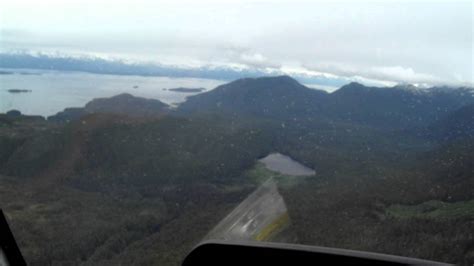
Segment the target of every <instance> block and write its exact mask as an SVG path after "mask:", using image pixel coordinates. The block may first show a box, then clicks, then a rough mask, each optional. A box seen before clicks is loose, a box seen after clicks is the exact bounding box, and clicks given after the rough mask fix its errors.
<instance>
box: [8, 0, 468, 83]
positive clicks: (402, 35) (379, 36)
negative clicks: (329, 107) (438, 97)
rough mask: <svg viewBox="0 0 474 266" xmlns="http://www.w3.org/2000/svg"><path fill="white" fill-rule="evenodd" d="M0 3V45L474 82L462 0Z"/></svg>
mask: <svg viewBox="0 0 474 266" xmlns="http://www.w3.org/2000/svg"><path fill="white" fill-rule="evenodd" d="M222 2H224V1H176V0H175V1H167V2H163V1H144V0H134V1H128V2H126V1H117V0H115V1H97V0H95V1H92V0H81V1H66V0H63V1H52V0H42V1H34V0H32V1H22V0H13V1H3V0H0V6H1V8H0V16H1V17H0V38H1V39H0V48H1V49H2V51H11V50H23V49H24V50H32V51H43V52H60V53H65V54H92V55H100V56H105V57H112V58H124V59H130V60H140V61H148V62H157V63H163V64H177V65H189V66H200V65H208V64H211V65H232V66H246V67H256V68H261V69H263V68H273V69H274V68H276V69H281V70H284V71H286V72H288V73H292V72H295V71H299V72H307V73H325V74H328V75H336V76H343V77H356V78H365V79H373V80H380V81H392V82H408V83H428V84H438V83H446V84H466V83H469V84H471V85H472V82H473V60H474V57H473V39H472V38H473V18H472V17H473V13H474V7H473V5H472V3H471V2H470V1H464V2H456V1H447V2H445V1H442V2H440V1H437V2H426V1H424V2H418V3H413V1H383V2H382V1H370V2H360V1H359V2H353V1H351V2H338V3H330V2H325V1H311V2H309V1H308V2H301V1H260V2H255V1H252V2H251V1H226V3H222Z"/></svg>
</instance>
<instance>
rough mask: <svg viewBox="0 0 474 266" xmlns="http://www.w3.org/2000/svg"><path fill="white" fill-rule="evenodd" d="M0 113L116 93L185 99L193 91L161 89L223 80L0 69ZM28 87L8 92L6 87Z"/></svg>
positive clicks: (53, 107) (42, 109)
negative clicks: (19, 91) (18, 91)
mask: <svg viewBox="0 0 474 266" xmlns="http://www.w3.org/2000/svg"><path fill="white" fill-rule="evenodd" d="M0 71H9V72H13V74H0V113H5V112H7V111H9V110H12V109H16V110H19V111H21V112H22V113H24V114H29V115H42V116H49V115H53V114H56V113H57V112H59V111H62V110H63V109H64V108H66V107H82V106H84V105H85V104H86V103H87V102H89V101H90V100H92V99H94V98H99V97H111V96H114V95H117V94H120V93H130V94H132V95H135V96H140V97H146V98H152V99H158V100H160V101H162V102H165V103H167V104H176V103H180V102H183V101H185V100H186V97H187V96H190V95H194V94H197V93H183V92H173V91H169V90H165V89H170V88H177V87H186V88H204V89H206V91H208V90H211V89H213V88H215V87H217V86H219V85H221V84H224V83H226V81H221V80H212V79H198V78H168V77H143V76H123V75H102V74H91V73H83V72H72V71H49V70H33V69H0ZM11 89H20V90H30V91H31V92H25V93H11V92H8V90H11Z"/></svg>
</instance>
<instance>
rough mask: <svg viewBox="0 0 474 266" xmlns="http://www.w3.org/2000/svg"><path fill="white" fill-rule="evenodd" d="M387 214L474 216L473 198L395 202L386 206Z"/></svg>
mask: <svg viewBox="0 0 474 266" xmlns="http://www.w3.org/2000/svg"><path fill="white" fill-rule="evenodd" d="M387 214H388V215H391V216H393V217H396V218H403V219H407V218H427V219H455V218H460V217H461V218H462V217H468V218H474V200H470V201H462V202H454V203H450V202H443V201H439V200H431V201H427V202H423V203H421V204H418V205H400V204H395V205H392V206H389V207H388V208H387Z"/></svg>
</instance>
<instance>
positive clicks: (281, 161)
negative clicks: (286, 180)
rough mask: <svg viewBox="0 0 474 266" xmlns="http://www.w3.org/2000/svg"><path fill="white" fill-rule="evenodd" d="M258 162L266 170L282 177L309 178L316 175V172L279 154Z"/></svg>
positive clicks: (273, 154) (270, 155)
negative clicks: (282, 175)
mask: <svg viewBox="0 0 474 266" xmlns="http://www.w3.org/2000/svg"><path fill="white" fill-rule="evenodd" d="M259 161H260V162H261V163H263V164H264V165H265V167H266V168H267V169H269V170H272V171H274V172H278V173H280V174H284V175H292V176H310V175H314V174H316V171H314V170H313V169H311V168H309V167H306V166H304V165H302V164H300V163H299V162H297V161H295V160H293V159H291V158H290V157H289V156H286V155H283V154H281V153H271V154H269V155H268V156H267V157H265V158H262V159H260V160H259Z"/></svg>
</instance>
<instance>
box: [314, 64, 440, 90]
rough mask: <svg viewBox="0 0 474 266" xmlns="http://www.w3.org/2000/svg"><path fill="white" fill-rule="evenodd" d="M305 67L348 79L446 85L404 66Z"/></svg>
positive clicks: (330, 65)
mask: <svg viewBox="0 0 474 266" xmlns="http://www.w3.org/2000/svg"><path fill="white" fill-rule="evenodd" d="M305 67H306V68H307V69H309V70H312V71H318V72H326V73H331V74H334V75H338V76H343V77H349V78H363V79H371V80H377V81H382V82H395V83H420V84H421V83H422V84H431V85H436V84H441V83H446V81H445V80H443V79H442V78H440V77H437V76H435V75H432V74H428V73H422V72H417V71H415V70H414V69H413V68H411V67H404V66H398V65H396V66H364V65H348V64H344V63H331V64H328V63H321V64H309V65H308V64H307V65H305Z"/></svg>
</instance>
